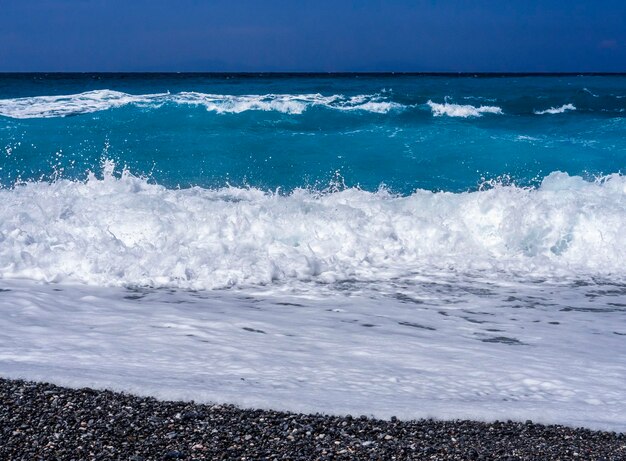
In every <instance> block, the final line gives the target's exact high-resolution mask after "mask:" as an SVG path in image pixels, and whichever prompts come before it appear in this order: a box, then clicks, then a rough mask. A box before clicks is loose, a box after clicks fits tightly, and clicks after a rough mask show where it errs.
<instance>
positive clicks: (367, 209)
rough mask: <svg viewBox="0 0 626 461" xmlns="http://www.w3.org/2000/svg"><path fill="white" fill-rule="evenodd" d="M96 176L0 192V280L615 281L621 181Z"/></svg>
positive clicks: (624, 213)
mask: <svg viewBox="0 0 626 461" xmlns="http://www.w3.org/2000/svg"><path fill="white" fill-rule="evenodd" d="M111 170H112V166H111V165H110V164H109V166H108V167H107V168H106V171H105V176H104V179H101V180H98V179H96V178H95V177H91V178H90V179H89V180H88V181H87V182H85V183H82V182H71V181H67V180H58V181H56V182H54V183H51V184H49V183H43V182H41V183H28V184H26V185H23V186H16V187H15V188H13V189H4V190H0V203H2V207H0V277H2V278H26V279H33V280H41V281H59V282H61V281H68V282H81V283H87V284H93V285H100V286H109V285H118V286H128V285H145V286H171V287H183V288H195V289H212V288H223V287H229V286H249V285H258V284H268V283H272V282H274V281H283V282H287V283H291V282H293V281H302V280H305V281H306V280H315V281H318V282H324V283H328V282H334V281H341V280H363V281H366V280H379V281H385V280H390V279H392V278H394V277H410V276H411V274H415V273H416V272H420V271H424V272H429V271H450V270H452V271H454V272H458V273H475V272H486V273H491V274H496V273H508V274H521V275H522V276H549V277H552V276H564V277H568V276H572V277H577V276H595V275H608V276H611V277H613V278H615V279H620V278H624V277H625V276H626V266H624V261H625V260H626V232H624V228H625V226H626V178H624V176H621V175H617V174H614V175H612V176H609V177H606V178H604V179H603V180H601V181H599V182H593V183H591V182H586V181H584V180H583V179H581V178H579V177H570V176H568V175H567V174H564V173H553V174H551V175H550V176H548V177H547V178H546V179H545V180H544V181H543V184H542V185H541V187H540V188H539V189H534V190H533V189H524V188H518V187H514V186H507V187H504V186H496V187H495V188H493V189H490V190H483V191H478V192H471V193H459V194H453V193H432V192H428V191H423V190H419V191H417V192H415V193H414V194H413V195H411V196H408V197H396V196H393V195H390V194H389V193H386V192H384V191H383V192H378V193H370V192H366V191H362V190H358V189H347V190H343V191H340V192H334V193H328V194H322V195H320V194H319V193H314V192H310V191H306V190H297V191H295V192H293V193H292V194H290V195H288V196H283V195H276V194H271V193H266V192H263V191H260V190H257V189H238V188H224V189H219V190H207V189H201V188H191V189H185V190H168V189H166V188H164V187H162V186H159V185H154V184H149V183H148V182H147V181H145V180H144V179H140V178H136V177H133V176H132V175H131V174H129V173H127V172H125V173H124V174H123V175H122V176H121V178H119V179H118V178H115V177H113V176H112V175H111Z"/></svg>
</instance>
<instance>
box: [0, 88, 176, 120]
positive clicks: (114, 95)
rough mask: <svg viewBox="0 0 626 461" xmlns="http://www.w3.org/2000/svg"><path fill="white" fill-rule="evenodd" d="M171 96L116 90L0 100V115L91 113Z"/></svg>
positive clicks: (147, 102) (35, 115)
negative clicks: (134, 93)
mask: <svg viewBox="0 0 626 461" xmlns="http://www.w3.org/2000/svg"><path fill="white" fill-rule="evenodd" d="M166 97H167V94H151V95H130V94H126V93H121V92H119V91H112V90H96V91H87V92H85V93H80V94H70V95H61V96H35V97H30V98H14V99H0V115H3V116H5V117H11V118H51V117H66V116H68V115H79V114H87V113H91V112H98V111H102V110H107V109H114V108H117V107H122V106H126V105H128V104H137V105H143V104H151V103H159V101H161V100H163V98H166Z"/></svg>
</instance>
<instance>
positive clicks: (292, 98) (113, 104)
mask: <svg viewBox="0 0 626 461" xmlns="http://www.w3.org/2000/svg"><path fill="white" fill-rule="evenodd" d="M166 103H174V104H181V105H193V106H204V107H205V108H206V109H207V110H208V111H212V112H216V113H218V114H225V113H235V114H237V113H241V112H246V111H251V110H255V111H276V112H281V113H285V114H302V113H303V112H304V111H305V110H307V109H308V108H310V107H315V106H319V107H325V108H327V109H334V110H341V111H365V112H374V113H387V112H389V111H391V110H401V109H403V108H404V107H405V106H403V105H402V104H398V103H396V102H391V101H387V100H385V98H384V97H383V96H381V95H377V94H374V95H358V96H352V97H346V96H343V95H332V96H323V95H321V94H266V95H222V94H207V93H197V92H180V93H175V94H170V93H157V94H144V95H133V94H127V93H122V92H119V91H112V90H95V91H87V92H84V93H79V94H71V95H60V96H35V97H27V98H13V99H2V100H0V115H3V116H5V117H11V118H18V119H26V118H51V117H66V116H70V115H79V114H87V113H92V112H98V111H103V110H108V109H115V108H119V107H123V106H127V105H135V106H139V107H160V106H161V105H163V104H166Z"/></svg>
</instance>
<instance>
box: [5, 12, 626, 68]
mask: <svg viewBox="0 0 626 461" xmlns="http://www.w3.org/2000/svg"><path fill="white" fill-rule="evenodd" d="M0 71H452V72H463V71H465V72H485V71H495V72H535V71H548V72H560V71H573V72H579V71H605V72H606V71H613V72H615V71H626V1H625V0H595V1H592V0H587V1H581V0H569V1H566V0H558V1H557V0H542V1H535V0H523V1H522V0H508V1H507V0H473V1H471V0H467V1H463V0H456V1H455V0H448V1H443V0H413V1H408V0H406V1H405V0H387V1H382V0H377V1H375V0H315V1H308V0H291V1H289V0H280V1H279V0H265V1H262V0H229V1H227V0H205V1H201V0H176V1H174V0H126V1H118V0H108V1H107V0H0Z"/></svg>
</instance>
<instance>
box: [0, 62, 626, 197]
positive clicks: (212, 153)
mask: <svg viewBox="0 0 626 461" xmlns="http://www.w3.org/2000/svg"><path fill="white" fill-rule="evenodd" d="M38 97H44V98H38ZM625 133H626V76H489V77H487V76H479V77H475V76H420V75H398V76H394V75H295V76H294V75H260V76H257V75H185V74H165V75H159V74H157V75H150V74H149V75H141V74H127V75H123V74H122V75H116V74H111V75H108V74H99V75H89V74H79V75H73V74H59V75H32V74H31V75H3V76H0V168H1V169H0V184H2V186H4V187H10V186H13V185H14V184H15V183H16V182H18V181H39V180H46V181H49V180H52V179H55V178H58V177H62V178H67V179H81V180H82V179H84V178H85V177H86V175H87V172H88V171H93V172H96V173H98V174H99V172H100V171H101V167H100V165H101V163H102V160H103V159H109V160H113V161H115V162H116V164H117V165H121V166H126V167H127V168H128V169H129V170H130V171H132V172H133V174H135V175H145V176H148V177H149V179H150V181H152V182H156V183H158V184H161V185H164V186H166V187H168V188H174V187H188V186H192V185H197V186H202V187H204V188H216V187H221V186H224V185H226V184H230V185H234V186H252V187H256V188H260V189H262V190H276V189H280V190H281V191H286V192H289V191H291V190H293V189H295V188H312V189H317V190H324V189H327V188H329V187H343V185H346V186H349V187H350V186H358V187H360V188H362V189H365V190H370V191H375V190H377V189H379V188H380V187H381V186H384V187H386V188H388V189H390V190H391V191H393V192H396V193H401V194H403V195H406V194H410V193H412V192H413V191H414V190H416V189H418V188H420V189H427V190H445V191H455V192H459V191H465V190H476V189H477V188H479V187H481V184H484V182H485V181H486V180H497V181H499V182H504V183H510V182H511V183H515V184H517V185H522V186H526V185H537V184H539V183H540V181H541V180H542V179H543V178H544V177H545V176H547V175H548V174H549V173H551V172H553V171H563V172H567V173H568V174H569V175H572V176H582V177H583V178H585V179H588V180H590V179H593V178H594V177H596V176H602V175H607V174H610V173H616V172H623V171H624V169H625V168H626V136H625Z"/></svg>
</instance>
